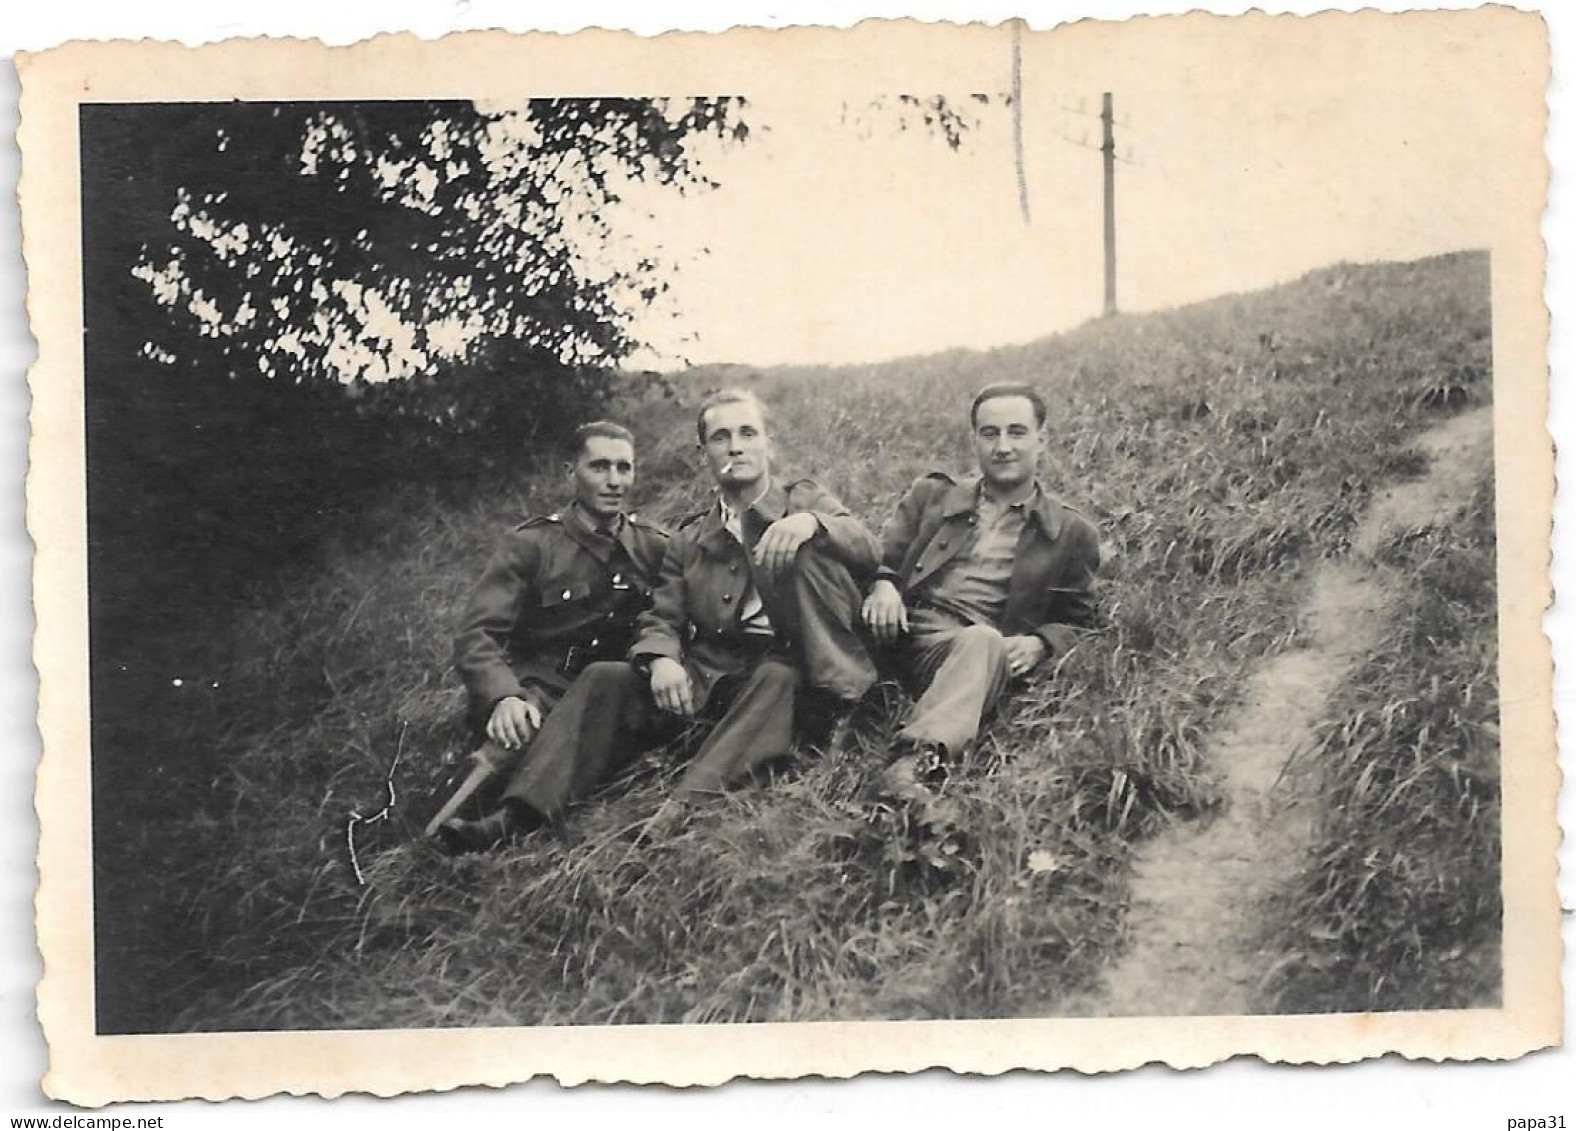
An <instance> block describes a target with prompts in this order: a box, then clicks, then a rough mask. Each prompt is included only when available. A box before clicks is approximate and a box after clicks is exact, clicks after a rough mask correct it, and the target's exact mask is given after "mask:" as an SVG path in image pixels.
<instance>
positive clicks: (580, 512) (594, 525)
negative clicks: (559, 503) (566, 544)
mask: <svg viewBox="0 0 1576 1131" xmlns="http://www.w3.org/2000/svg"><path fill="white" fill-rule="evenodd" d="M569 513H570V515H571V516H572V517H574V518H575V519H576V520H577V521H578V522H579V523H580V525H581V526H582V527H584V528H585V530H586V531H587V532H588V533H590V534H592V535H593V536H595V537H597V538H606V539H608V540H609V541H617V540H618V535H619V532H620V531H622V530H623V529H624V516H623V514H622V513H620V514H616V515H614V516H613V521H612V522H610V523H608V524H607V525H605V526H604V525H602V524H601V523H599V522H597V520H596V516H595V515H593V514H592V513H591V512H590V511H588V510H586V509H585V508H584V507H582V506H581V505H580V504H579V503H571V504H570V505H569Z"/></svg>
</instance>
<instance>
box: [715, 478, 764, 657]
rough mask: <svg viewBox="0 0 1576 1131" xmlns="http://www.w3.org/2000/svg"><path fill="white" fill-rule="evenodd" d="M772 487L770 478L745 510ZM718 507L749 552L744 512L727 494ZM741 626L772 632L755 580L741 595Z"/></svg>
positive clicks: (752, 631)
mask: <svg viewBox="0 0 1576 1131" xmlns="http://www.w3.org/2000/svg"><path fill="white" fill-rule="evenodd" d="M771 489H772V482H771V480H770V479H769V478H768V479H767V480H766V486H765V487H763V488H762V489H761V493H760V494H759V495H756V496H755V498H753V499H751V500H750V504H749V506H747V507H745V508H744V510H746V511H747V510H749V509H750V507H753V506H755V504H756V503H758V502H760V501H761V500H762V499H764V498H765V497H766V493H767V492H768V491H770V490H771ZM717 507H718V509H719V511H720V512H721V515H722V528H723V529H724V530H726V531H727V532H728V533H729V534H731V535H733V537H734V538H735V539H736V540H737V541H738V543H739V545H740V547H742V548H743V550H744V552H745V553H746V554H748V553H749V552H750V547H749V546H747V545H746V544H745V541H744V513H743V512H742V511H738V510H735V509H734V508H733V507H731V506H729V505H728V500H727V497H726V496H722V497H719V498H718V499H717ZM739 627H740V628H742V629H743V630H744V631H745V632H746V633H748V634H749V635H751V636H770V635H771V634H772V622H771V619H770V618H769V617H767V615H766V606H765V605H763V604H761V594H760V591H759V590H758V589H756V588H755V583H754V582H753V581H749V582H746V583H745V587H744V592H743V593H741V594H740V595H739Z"/></svg>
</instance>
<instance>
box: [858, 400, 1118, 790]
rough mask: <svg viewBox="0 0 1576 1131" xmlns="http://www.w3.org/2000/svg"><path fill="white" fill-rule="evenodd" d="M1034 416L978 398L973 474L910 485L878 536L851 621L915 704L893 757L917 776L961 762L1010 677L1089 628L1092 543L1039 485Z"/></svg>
mask: <svg viewBox="0 0 1576 1131" xmlns="http://www.w3.org/2000/svg"><path fill="white" fill-rule="evenodd" d="M1045 412H1046V410H1045V401H1044V399H1043V398H1042V397H1041V396H1040V394H1039V393H1038V391H1036V390H1035V389H1034V388H1033V387H1032V386H1029V385H1022V384H998V385H991V386H988V387H987V388H985V389H983V390H981V391H980V393H979V394H978V395H977V396H976V397H975V398H974V403H973V404H972V405H971V406H970V409H969V422H970V425H971V428H972V432H973V437H974V452H975V456H976V458H977V459H978V461H979V469H980V474H979V475H978V476H971V477H969V478H967V479H965V480H963V481H962V482H957V481H955V480H954V479H953V478H952V477H951V476H949V475H947V474H945V473H943V472H932V473H931V474H929V475H925V476H921V477H920V478H919V479H918V480H916V481H915V483H914V485H913V486H912V487H910V488H909V491H908V494H907V495H906V496H905V497H904V498H903V501H902V502H901V503H900V504H899V505H898V509H897V512H896V513H895V514H894V515H893V516H892V518H891V519H890V520H889V521H888V522H887V524H886V525H885V526H884V527H883V528H882V532H881V541H882V549H881V567H880V569H879V570H878V572H877V575H876V580H875V582H874V584H873V585H872V586H871V588H870V592H869V595H868V596H867V597H866V599H865V602H864V608H863V618H864V622H865V624H866V626H867V627H868V629H869V630H870V632H871V634H872V635H873V636H874V637H875V639H876V640H877V641H878V642H879V643H881V644H884V645H888V646H891V647H892V648H894V649H895V650H896V652H897V654H898V658H899V664H900V668H901V670H902V672H903V675H904V677H905V679H906V680H907V682H908V683H909V685H910V687H911V689H912V690H913V691H914V693H915V694H916V695H917V696H918V699H917V701H916V702H915V704H914V707H913V710H912V712H911V713H910V714H909V716H908V718H907V719H906V720H905V722H904V724H903V726H902V727H901V729H900V730H899V731H898V734H897V740H896V750H895V754H896V755H897V756H898V757H900V758H901V757H905V756H906V757H910V758H913V759H915V760H916V761H918V762H921V763H923V764H924V766H925V768H927V769H933V768H936V767H938V766H944V765H945V763H946V761H947V760H948V759H949V758H950V757H955V756H957V755H959V754H961V753H962V752H963V751H964V749H965V748H967V747H968V746H969V745H970V744H971V743H972V742H973V741H974V740H975V738H976V737H977V735H978V733H979V728H980V724H981V722H982V720H983V719H984V718H985V716H986V715H987V714H988V713H989V711H990V710H991V709H992V708H993V706H994V705H995V703H996V701H997V700H998V699H999V697H1000V696H1001V694H1002V692H1003V691H1004V690H1005V689H1006V687H1007V686H1008V683H1009V682H1010V680H1012V679H1013V678H1014V677H1017V676H1022V675H1025V674H1027V673H1028V672H1029V671H1031V670H1033V669H1034V668H1035V667H1037V666H1039V665H1040V664H1041V663H1043V662H1044V661H1045V660H1046V659H1047V658H1053V657H1057V656H1060V655H1062V654H1063V653H1065V652H1066V651H1067V649H1069V648H1070V647H1072V645H1073V644H1074V643H1075V642H1076V641H1077V639H1078V637H1079V634H1080V629H1082V628H1085V627H1087V626H1088V625H1089V624H1090V623H1091V621H1092V619H1093V614H1094V602H1093V596H1092V593H1091V583H1092V581H1093V578H1094V574H1095V570H1096V569H1097V568H1098V567H1099V564H1100V548H1099V536H1098V534H1097V533H1096V531H1095V528H1094V527H1093V526H1092V525H1091V524H1090V522H1089V521H1088V520H1087V519H1086V518H1084V517H1083V516H1082V515H1080V514H1079V513H1078V512H1077V511H1075V510H1073V509H1072V508H1071V507H1069V506H1067V505H1066V504H1065V503H1063V502H1061V501H1060V500H1059V499H1057V498H1056V497H1055V496H1053V495H1052V494H1051V493H1050V492H1049V491H1047V490H1046V489H1045V488H1044V487H1043V486H1042V485H1041V483H1040V481H1039V479H1038V476H1037V467H1038V462H1039V458H1040V455H1041V453H1042V451H1043V450H1044V446H1045Z"/></svg>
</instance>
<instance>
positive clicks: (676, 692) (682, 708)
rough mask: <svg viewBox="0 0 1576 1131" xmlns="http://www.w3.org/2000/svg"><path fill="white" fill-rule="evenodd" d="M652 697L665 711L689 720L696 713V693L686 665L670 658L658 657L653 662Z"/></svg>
mask: <svg viewBox="0 0 1576 1131" xmlns="http://www.w3.org/2000/svg"><path fill="white" fill-rule="evenodd" d="M651 697H652V698H653V699H655V700H656V702H657V706H658V707H661V708H662V709H663V710H664V711H668V712H670V713H672V714H675V715H683V716H684V717H685V718H689V717H690V716H691V715H693V714H694V713H695V692H694V690H693V689H692V688H691V687H690V677H689V672H687V671H685V670H684V665H683V664H681V663H679V662H678V661H677V660H675V659H672V658H670V657H668V656H658V657H657V658H656V659H655V660H652V661H651Z"/></svg>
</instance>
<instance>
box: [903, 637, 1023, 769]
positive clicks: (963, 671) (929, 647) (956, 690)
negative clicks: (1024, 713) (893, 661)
mask: <svg viewBox="0 0 1576 1131" xmlns="http://www.w3.org/2000/svg"><path fill="white" fill-rule="evenodd" d="M903 667H904V675H905V677H906V682H907V683H908V684H909V687H910V689H911V690H912V691H913V692H914V693H915V694H916V695H917V698H916V700H915V702H914V707H913V710H912V711H911V712H910V713H909V716H908V719H907V720H906V721H905V722H904V723H903V725H902V727H901V728H899V730H898V732H897V737H898V738H899V739H900V740H903V741H906V742H912V743H922V742H937V743H940V744H941V745H943V746H945V747H946V748H947V750H948V752H950V753H953V754H959V753H962V751H963V750H964V749H965V748H966V747H967V746H968V745H969V744H970V743H971V742H973V741H974V740H975V738H977V737H978V736H979V730H980V724H981V723H982V722H983V721H984V720H985V717H986V715H987V714H988V713H989V712H990V710H991V709H992V708H993V707H994V706H995V705H996V702H997V700H998V699H1000V698H1001V694H1002V692H1003V691H1005V690H1006V688H1007V680H1008V676H1009V671H1008V666H1007V641H1006V638H1005V637H1003V636H1002V634H1001V633H1000V632H998V631H997V630H996V629H995V628H993V627H992V626H990V625H988V624H968V623H965V622H964V621H962V620H959V619H958V618H955V617H952V616H950V615H948V614H947V613H944V612H942V611H940V610H938V609H929V608H917V609H914V610H913V611H912V612H911V613H910V614H909V638H908V640H907V641H906V642H905V643H904V661H903Z"/></svg>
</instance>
